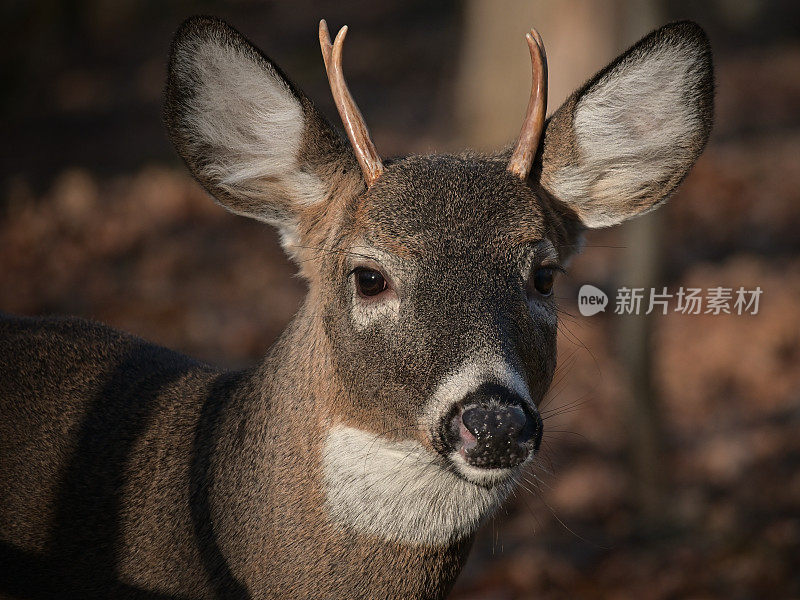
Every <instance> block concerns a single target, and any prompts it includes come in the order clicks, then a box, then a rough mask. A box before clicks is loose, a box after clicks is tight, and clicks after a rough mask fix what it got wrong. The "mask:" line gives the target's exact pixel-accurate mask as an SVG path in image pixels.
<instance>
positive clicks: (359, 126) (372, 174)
mask: <svg viewBox="0 0 800 600" xmlns="http://www.w3.org/2000/svg"><path fill="white" fill-rule="evenodd" d="M346 35H347V26H346V25H345V26H344V27H342V28H341V29H340V30H339V33H338V34H337V35H336V39H335V40H334V41H333V44H331V36H330V34H329V33H328V24H327V23H326V22H325V19H322V20H321V21H320V22H319V45H320V48H322V58H323V60H324V61H325V70H326V71H327V73H328V82H329V83H330V86H331V93H332V94H333V100H334V102H335V103H336V108H337V109H338V110H339V116H340V117H341V118H342V124H343V125H344V129H345V131H346V132H347V137H348V138H349V139H350V144H351V145H352V146H353V151H354V152H355V154H356V159H357V160H358V164H359V165H361V171H362V173H363V174H364V181H366V183H367V187H370V186H372V184H373V183H375V180H376V179H377V178H378V177H380V175H381V173H383V163H382V162H381V157H380V156H378V151H377V150H376V149H375V145H374V144H373V143H372V140H371V139H370V137H369V130H368V129H367V125H366V123H365V122H364V117H363V116H362V115H361V111H360V110H358V106H356V103H355V100H353V96H352V94H350V90H349V89H348V87H347V83H346V82H345V79H344V73H343V71H342V46H343V44H344V38H345V36H346Z"/></svg>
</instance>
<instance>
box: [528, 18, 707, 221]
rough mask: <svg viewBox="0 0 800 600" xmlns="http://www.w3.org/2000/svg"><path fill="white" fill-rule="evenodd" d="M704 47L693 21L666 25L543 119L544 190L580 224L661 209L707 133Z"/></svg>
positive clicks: (683, 175) (705, 47)
mask: <svg viewBox="0 0 800 600" xmlns="http://www.w3.org/2000/svg"><path fill="white" fill-rule="evenodd" d="M713 112H714V75H713V66H712V61H711V48H710V46H709V42H708V38H707V37H706V34H705V32H704V31H703V30H702V29H701V28H700V27H699V26H698V25H697V24H695V23H692V22H690V21H683V22H678V23H672V24H669V25H666V26H664V27H662V28H660V29H658V30H656V31H654V32H652V33H651V34H649V35H648V36H646V37H645V38H644V39H642V40H641V41H640V42H638V43H637V44H636V45H634V46H633V47H632V48H630V49H629V50H628V51H627V52H625V53H624V54H622V55H621V56H620V57H619V58H617V59H616V60H615V61H614V62H613V63H611V64H610V65H609V66H608V67H606V68H605V69H603V70H602V71H600V72H599V73H598V74H597V75H595V76H594V77H593V78H592V79H591V80H590V81H589V82H588V83H587V84H586V85H584V86H583V87H582V88H581V89H579V90H578V91H576V92H575V93H573V94H572V96H570V98H569V99H567V101H566V102H565V103H564V104H563V105H562V106H561V108H559V109H558V111H556V113H555V114H554V115H553V116H552V117H551V118H550V120H549V121H548V123H547V127H546V130H545V134H544V140H543V148H542V166H541V178H540V183H541V185H542V186H543V187H544V188H545V189H546V190H547V191H548V192H549V193H550V194H551V195H552V196H554V197H555V198H557V199H558V200H559V201H560V202H562V203H563V204H565V205H567V206H568V207H569V208H570V209H571V210H572V211H574V212H575V214H577V216H578V217H579V218H580V220H581V222H582V223H583V225H584V226H585V227H590V228H595V227H607V226H610V225H616V224H618V223H621V222H622V221H624V220H626V219H629V218H631V217H634V216H637V215H639V214H642V213H645V212H647V211H649V210H652V209H653V208H655V207H656V206H658V205H659V204H660V203H661V202H663V201H664V200H666V199H667V197H668V196H669V195H670V194H671V193H672V192H673V191H674V190H675V188H676V187H677V186H678V185H679V184H680V182H681V181H682V180H683V178H684V177H685V176H686V174H687V173H688V172H689V169H690V168H691V167H692V165H693V164H694V163H695V161H696V160H697V158H698V157H699V156H700V154H701V152H702V151H703V148H704V147H705V144H706V141H707V140H708V136H709V134H710V132H711V125H712V121H713Z"/></svg>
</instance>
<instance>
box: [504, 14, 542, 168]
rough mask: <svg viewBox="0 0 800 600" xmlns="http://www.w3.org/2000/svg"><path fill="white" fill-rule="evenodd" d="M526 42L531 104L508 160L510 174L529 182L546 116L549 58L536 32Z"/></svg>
mask: <svg viewBox="0 0 800 600" xmlns="http://www.w3.org/2000/svg"><path fill="white" fill-rule="evenodd" d="M525 39H526V41H527V42H528V48H529V49H530V51H531V71H532V82H531V98H530V100H529V101H528V111H527V113H526V114H525V122H524V123H523V124H522V130H521V131H520V132H519V137H518V138H517V143H516V145H515V146H514V152H513V154H512V155H511V160H509V161H508V170H509V172H511V173H513V174H514V175H516V176H517V177H519V178H520V179H523V180H524V179H527V177H528V174H529V173H530V171H531V165H532V164H533V159H534V157H535V156H536V151H537V150H538V148H539V142H541V139H542V131H543V130H544V121H545V116H546V115H547V55H546V54H545V51H544V43H543V42H542V37H541V36H540V35H539V32H538V31H536V30H535V29H531V31H530V33H528V34H526V35H525Z"/></svg>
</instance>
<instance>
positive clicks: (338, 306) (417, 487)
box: [0, 17, 713, 599]
mask: <svg viewBox="0 0 800 600" xmlns="http://www.w3.org/2000/svg"><path fill="white" fill-rule="evenodd" d="M346 33H347V28H346V27H343V28H342V29H341V30H340V31H339V32H338V35H336V36H335V39H334V41H333V42H331V38H330V36H329V33H328V28H327V25H326V23H325V21H324V20H323V21H322V22H321V23H320V27H319V39H320V45H321V49H322V54H323V62H324V66H325V70H326V73H327V77H328V80H329V83H330V88H331V92H332V94H333V98H334V101H335V105H336V108H337V110H338V112H339V115H340V116H341V120H342V124H343V127H344V131H345V134H346V139H345V138H344V137H341V136H340V134H339V133H337V131H336V130H335V129H334V128H333V127H332V126H331V125H329V124H328V122H327V121H326V120H325V119H324V118H323V117H322V115H321V113H320V112H319V111H318V110H317V109H316V108H315V106H314V105H313V104H312V102H311V101H310V100H309V99H308V98H307V97H306V96H305V95H304V94H303V92H302V91H300V90H299V89H298V88H297V87H295V85H294V84H293V83H292V82H291V81H290V80H289V78H288V77H287V76H286V75H284V73H283V72H282V71H281V69H280V68H279V67H278V66H277V65H276V64H275V63H274V62H273V61H272V60H271V59H269V58H268V57H267V56H266V55H265V54H263V53H262V52H261V50H259V49H258V48H256V47H255V46H254V45H253V44H251V43H250V42H249V41H248V40H247V39H246V38H245V37H244V36H243V35H242V34H241V33H239V32H238V31H237V30H235V29H234V28H233V27H232V26H230V25H228V24H227V23H226V22H224V21H222V20H219V19H217V18H212V17H193V18H190V19H189V20H187V21H186V22H184V23H183V25H181V27H180V28H179V29H178V31H177V33H176V34H175V37H174V40H173V42H172V46H171V50H170V58H169V66H168V75H167V83H166V91H165V108H164V115H165V123H166V127H167V130H168V134H169V137H170V139H171V141H172V143H173V144H174V146H175V148H176V149H177V152H178V154H179V155H180V156H181V158H182V159H183V161H184V162H185V164H186V165H187V167H188V169H189V171H190V172H191V173H192V175H193V176H194V177H195V178H196V180H197V181H198V182H199V183H200V184H201V185H202V186H203V187H204V188H205V190H206V191H207V192H208V193H209V194H210V195H211V196H212V198H213V199H214V200H215V201H216V202H218V203H219V204H221V205H222V206H223V207H225V208H226V209H227V210H229V211H231V212H233V213H235V214H237V215H242V216H245V217H249V218H252V219H256V220H259V221H263V222H265V223H268V224H270V225H272V226H274V227H276V228H277V230H278V233H279V235H280V241H281V244H282V246H283V247H284V248H285V250H286V253H287V254H288V256H289V257H290V258H291V259H292V260H293V261H294V262H295V264H296V265H297V269H298V271H299V273H300V275H301V276H302V278H303V279H304V280H305V281H306V283H307V288H308V290H307V296H306V297H305V300H304V301H303V302H302V304H301V306H300V308H299V310H298V312H297V313H296V315H295V316H294V318H293V319H292V320H291V322H290V324H289V325H288V326H287V328H286V330H285V331H284V332H283V334H282V335H281V336H280V337H279V339H278V340H277V341H276V342H275V343H274V345H273V346H272V347H271V348H270V349H269V350H268V352H267V353H266V356H265V357H264V358H263V360H261V361H260V362H259V363H258V364H256V365H255V366H253V367H251V368H247V369H244V370H241V371H225V370H222V369H218V368H215V367H213V366H210V365H207V364H204V363H202V362H200V361H197V360H194V359H192V358H189V357H187V356H184V355H182V354H179V353H177V352H173V351H171V350H168V349H166V348H162V347H159V346H157V345H154V344H151V343H148V342H146V341H144V340H142V339H140V338H138V337H135V336H133V335H130V334H127V333H122V332H119V331H117V330H114V329H112V328H110V327H107V326H104V325H101V324H98V323H94V322H91V321H87V320H81V319H77V318H69V317H44V318H42V317H38V318H32V317H18V316H11V315H3V316H2V319H0V411H1V413H0V414H2V419H0V595H2V597H4V598H137V599H143V598H153V599H156V598H158V599H166V598H172V599H200V598H236V599H245V598H247V599H249V598H395V599H400V598H443V597H445V596H446V595H447V594H448V593H449V591H450V590H451V588H452V586H453V585H454V582H455V580H456V578H457V576H458V574H459V572H460V570H461V569H462V567H463V565H464V563H465V560H466V558H467V556H468V553H469V551H470V547H471V545H472V543H473V540H474V538H475V535H476V532H477V531H478V529H479V527H480V526H481V524H482V523H484V522H485V521H486V520H487V519H488V518H489V517H490V516H491V515H492V514H493V513H494V512H495V511H496V509H497V508H498V507H499V506H500V505H501V504H502V503H503V502H504V501H505V500H506V498H507V497H508V496H509V494H510V493H511V492H512V490H514V488H515V485H516V484H517V482H518V480H519V479H520V476H521V473H523V471H524V469H526V468H527V467H529V466H530V465H531V464H532V463H534V464H535V461H536V460H537V456H538V450H539V447H540V444H541V440H542V435H543V424H542V418H541V415H540V414H539V410H538V408H537V407H538V406H539V404H540V403H541V401H542V398H543V397H544V396H545V394H546V393H547V390H548V388H549V386H550V384H551V381H552V379H553V374H554V370H555V367H556V336H557V326H558V312H557V306H556V302H555V299H554V289H555V283H556V280H557V275H558V273H559V272H560V271H561V270H563V269H564V267H565V265H566V264H567V262H568V261H569V260H570V259H571V258H572V257H573V255H575V254H576V253H577V252H578V251H579V250H580V245H581V239H582V238H583V236H584V234H585V232H586V231H588V230H591V229H595V228H603V227H609V226H612V225H616V224H619V223H621V222H623V221H626V220H628V219H630V218H633V217H635V216H637V215H641V214H643V213H646V212H648V211H650V210H652V209H654V208H656V207H657V206H659V205H660V204H662V203H663V202H664V201H665V200H666V199H667V198H668V197H669V196H670V195H671V194H672V193H673V192H674V191H675V189H676V188H677V186H678V185H679V184H680V183H681V181H682V180H683V179H684V178H685V177H686V175H687V173H688V172H689V170H690V169H691V167H692V166H693V164H694V163H695V161H696V160H697V158H698V157H699V155H700V154H701V153H702V151H703V149H704V147H705V145H706V142H707V140H708V137H709V134H710V131H711V126H712V121H713V66H712V57H711V50H710V45H709V41H708V38H707V36H706V34H705V33H704V31H703V30H702V28H701V27H700V26H698V25H697V24H695V23H693V22H690V21H683V22H675V23H671V24H668V25H665V26H663V27H661V28H660V29H657V30H656V31H654V32H652V33H650V34H649V35H647V36H645V37H644V38H643V39H642V40H640V41H639V42H638V43H636V44H635V45H634V46H632V47H631V48H630V49H629V50H627V51H626V52H624V53H623V54H621V55H620V56H619V57H618V58H617V59H616V60H614V61H613V62H612V63H610V64H609V65H608V66H607V67H605V68H604V69H603V70H601V71H600V72H599V73H597V74H596V75H595V76H594V77H592V78H591V79H590V80H589V81H588V82H587V83H586V84H585V85H583V86H582V87H581V88H580V89H578V90H577V91H575V92H574V93H573V94H572V95H571V96H569V98H568V99H567V100H566V101H565V102H564V103H563V104H562V105H561V106H560V108H558V109H557V110H556V111H555V112H554V113H553V114H552V115H551V116H550V117H549V118H547V60H546V55H545V50H544V45H543V42H542V38H541V36H540V35H539V34H538V33H537V32H536V31H535V30H531V31H530V33H528V34H527V35H526V41H527V44H528V48H529V51H530V55H531V64H532V86H531V95H530V99H529V103H528V108H527V112H526V114H525V116H524V120H523V125H522V128H521V131H520V134H519V137H518V139H517V140H516V142H515V143H513V144H512V145H509V146H508V147H506V148H503V149H500V150H498V151H496V152H494V153H488V154H480V153H476V152H472V151H465V152H463V153H461V154H453V155H448V154H432V155H425V156H419V155H412V156H407V157H400V158H395V159H385V160H384V159H382V158H381V157H380V155H379V154H378V152H377V150H376V147H375V145H374V144H373V142H372V141H371V138H370V134H369V131H368V128H367V126H366V124H365V121H364V118H363V116H362V114H361V112H360V111H359V109H358V107H357V105H356V103H355V101H354V99H353V97H352V95H351V93H350V91H349V89H348V86H347V83H346V81H345V78H344V74H343V70H342V49H343V43H344V40H345V36H346Z"/></svg>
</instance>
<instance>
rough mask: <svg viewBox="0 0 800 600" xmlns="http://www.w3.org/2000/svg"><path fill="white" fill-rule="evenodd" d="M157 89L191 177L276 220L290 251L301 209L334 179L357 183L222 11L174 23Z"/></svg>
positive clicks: (310, 114)
mask: <svg viewBox="0 0 800 600" xmlns="http://www.w3.org/2000/svg"><path fill="white" fill-rule="evenodd" d="M165 95H166V101H165V109H164V114H165V121H166V124H167V129H168V132H169V137H170V139H171V141H172V143H173V144H174V146H175V148H176V149H177V151H178V153H179V154H180V156H181V157H182V158H183V160H184V161H185V162H186V164H187V166H188V167H189V169H190V171H191V172H192V174H193V175H194V176H195V178H196V179H197V180H198V181H199V182H200V183H201V184H202V185H203V187H205V189H206V190H207V191H208V192H209V193H210V194H211V195H212V196H213V197H214V198H215V199H216V200H217V201H218V202H219V203H220V204H222V205H223V206H224V207H226V208H227V209H228V210H230V211H231V212H234V213H236V214H240V215H244V216H247V217H252V218H254V219H258V220H260V221H265V222H267V223H270V224H272V225H275V226H277V227H278V228H279V230H280V232H281V236H282V240H283V242H284V246H285V247H287V249H288V250H289V251H290V253H291V246H292V245H293V244H295V243H296V240H297V237H298V227H299V223H300V221H301V220H302V216H303V214H304V213H306V212H309V211H312V209H314V208H319V205H320V204H321V203H325V202H326V201H327V200H328V198H329V197H330V196H331V195H332V193H333V192H334V190H335V189H336V188H337V187H340V186H341V185H342V184H343V183H347V185H348V186H349V187H350V188H351V189H354V188H355V189H358V188H363V179H362V178H361V175H360V172H359V169H358V164H357V163H356V161H355V157H354V156H353V153H352V150H351V149H350V147H349V146H348V145H346V144H345V143H343V141H342V140H341V139H340V138H339V137H338V136H337V135H336V134H335V133H334V131H333V130H332V128H331V127H330V126H329V125H328V124H327V123H326V122H325V120H324V119H323V118H322V117H321V116H320V115H319V113H318V112H317V111H316V109H315V108H314V106H313V105H312V104H311V102H310V101H309V100H308V99H307V98H306V97H305V96H304V95H303V94H302V93H301V92H299V91H298V90H296V89H295V87H294V86H293V85H292V84H291V83H290V82H289V80H288V79H287V78H286V76H285V75H283V73H282V72H281V71H280V69H279V68H278V67H277V66H276V65H275V64H274V63H273V62H272V61H271V60H270V59H269V58H267V57H266V56H264V55H263V54H262V53H261V52H260V51H259V50H258V49H257V48H255V47H254V46H253V45H252V44H251V43H250V42H248V41H247V40H246V39H245V38H244V37H243V36H242V35H241V34H240V33H239V32H238V31H236V30H235V29H233V28H232V27H230V26H229V25H228V24H227V23H225V22H223V21H220V20H217V19H213V18H209V17H194V18H191V19H189V20H187V21H186V22H185V23H184V24H183V25H182V26H181V27H180V29H179V30H178V32H177V34H176V35H175V39H174V40H173V42H172V48H171V52H170V60H169V71H168V78H167V88H166V94H165Z"/></svg>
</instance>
